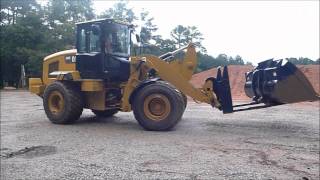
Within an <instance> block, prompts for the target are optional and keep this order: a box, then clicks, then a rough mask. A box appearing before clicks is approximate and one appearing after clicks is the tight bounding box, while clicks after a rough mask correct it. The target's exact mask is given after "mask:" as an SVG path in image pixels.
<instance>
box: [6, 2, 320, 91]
mask: <svg viewBox="0 0 320 180" xmlns="http://www.w3.org/2000/svg"><path fill="white" fill-rule="evenodd" d="M92 6H93V2H92V0H77V1H75V0H49V1H48V2H47V3H46V4H45V5H43V4H39V3H38V2H37V1H36V0H23V1H21V0H2V1H1V10H0V13H1V22H0V37H1V38H0V43H1V46H0V59H1V71H0V75H1V81H0V86H3V82H7V83H8V85H17V84H18V82H19V80H20V74H21V72H20V71H21V65H24V67H25V70H26V75H27V77H34V76H41V71H42V60H43V58H44V57H45V56H47V55H49V54H52V53H55V52H58V51H61V50H65V49H71V48H74V45H75V23H77V22H82V21H88V20H92V19H97V18H98V19H100V18H113V19H117V20H120V21H125V22H128V23H131V24H133V25H134V26H135V29H136V33H138V34H139V35H140V38H141V42H142V46H143V53H145V54H154V55H160V54H163V53H166V52H169V51H174V50H176V49H178V48H180V47H182V46H185V45H187V44H188V43H189V42H193V43H194V44H196V46H197V47H198V49H199V51H198V53H197V56H198V67H197V72H201V71H204V70H207V69H210V68H212V67H217V66H221V65H231V64H235V65H244V64H251V63H250V62H248V61H245V60H243V59H242V57H241V56H239V55H237V56H235V57H232V56H228V55H226V54H219V55H218V56H217V57H213V56H211V55H208V54H207V50H206V48H205V47H204V46H203V45H202V41H203V40H204V37H203V34H202V33H201V32H200V31H199V30H198V28H197V27H196V26H193V25H190V26H183V25H177V26H176V27H175V28H174V29H172V31H171V33H170V38H163V37H162V36H161V35H158V34H157V30H158V27H157V25H156V24H154V22H153V21H154V17H151V16H150V13H149V12H148V11H147V10H142V11H141V12H139V13H137V12H134V11H133V9H132V8H129V7H128V4H127V2H126V1H118V2H116V3H115V4H114V5H113V7H110V8H108V9H106V10H105V11H104V12H103V13H101V14H95V13H94V10H93V8H92ZM288 60H289V61H291V62H293V63H295V64H319V59H318V60H317V61H312V60H311V59H308V58H298V59H297V58H289V59H288ZM245 62H246V63H245Z"/></svg>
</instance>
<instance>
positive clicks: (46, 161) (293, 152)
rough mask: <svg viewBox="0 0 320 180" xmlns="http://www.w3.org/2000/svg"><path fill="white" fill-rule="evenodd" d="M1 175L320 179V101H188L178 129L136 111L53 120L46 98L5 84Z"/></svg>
mask: <svg viewBox="0 0 320 180" xmlns="http://www.w3.org/2000/svg"><path fill="white" fill-rule="evenodd" d="M0 160H1V179H3V180H5V179H10V180H11V179H106V178H108V179H157V178H159V179H304V180H306V179H319V102H316V103H304V104H293V105H283V106H277V107H271V108H267V109H259V110H255V111H250V112H238V113H233V114H228V115H223V114H222V113H221V112H220V111H218V110H216V109H212V108H211V107H210V106H207V105H204V104H195V103H189V104H188V107H187V109H186V112H185V113H184V116H183V118H182V121H181V122H180V123H179V124H178V125H177V126H176V128H175V129H174V130H172V131H169V132H150V131H144V130H143V129H142V128H141V127H140V126H139V125H138V123H137V122H136V121H135V119H134V117H133V114H132V113H118V114H116V115H115V116H114V117H112V118H106V119H103V118H96V117H95V116H94V115H93V114H92V113H91V111H88V110H85V111H84V113H83V114H82V116H81V119H80V120H79V121H78V122H77V123H76V124H73V125H54V124H51V123H50V122H49V121H48V119H47V118H46V115H45V113H44V110H43V107H42V100H41V98H39V97H37V96H35V95H31V94H30V93H29V92H26V91H1V159H0Z"/></svg>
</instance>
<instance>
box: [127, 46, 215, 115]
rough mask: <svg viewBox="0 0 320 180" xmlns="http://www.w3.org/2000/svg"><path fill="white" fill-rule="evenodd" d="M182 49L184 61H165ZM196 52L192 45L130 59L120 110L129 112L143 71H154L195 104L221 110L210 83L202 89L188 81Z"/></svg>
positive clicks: (195, 60) (193, 67) (193, 66)
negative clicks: (133, 94) (131, 96)
mask: <svg viewBox="0 0 320 180" xmlns="http://www.w3.org/2000/svg"><path fill="white" fill-rule="evenodd" d="M184 49H187V51H186V54H185V59H184V60H183V61H182V62H178V61H172V62H168V61H166V60H167V59H168V57H170V56H172V55H175V54H177V53H179V52H181V51H183V50H184ZM196 63H197V59H196V51H195V47H194V45H193V44H192V43H190V44H189V45H188V46H186V47H183V48H181V49H178V50H176V51H174V52H171V53H167V54H164V55H162V56H160V57H157V56H153V55H147V56H145V57H132V58H131V65H132V67H131V75H130V78H129V81H128V83H127V84H126V87H125V88H124V96H123V98H122V109H123V110H125V111H130V109H131V107H130V103H129V102H128V99H129V98H128V97H130V95H131V93H132V92H133V89H134V88H135V87H137V85H138V84H139V82H141V81H143V78H142V79H141V76H142V77H144V78H145V76H146V72H145V71H144V69H154V70H155V71H156V72H157V75H158V76H159V77H160V78H161V79H162V80H164V81H167V82H169V83H171V84H172V85H173V86H175V87H176V88H177V89H178V90H179V91H181V92H182V93H184V94H186V95H188V96H190V97H191V98H193V99H194V100H195V101H196V102H204V103H207V104H210V105H212V106H213V107H217V108H221V104H220V103H219V101H218V99H217V97H216V94H215V93H214V91H213V84H212V82H211V81H206V83H205V84H204V85H203V87H202V88H195V87H194V86H193V85H192V84H191V83H190V82H189V80H190V79H191V77H192V74H193V71H194V69H195V67H196Z"/></svg>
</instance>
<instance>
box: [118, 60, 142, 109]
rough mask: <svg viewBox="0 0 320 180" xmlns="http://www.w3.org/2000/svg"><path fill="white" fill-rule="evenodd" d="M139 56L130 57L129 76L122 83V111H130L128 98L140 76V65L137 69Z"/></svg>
mask: <svg viewBox="0 0 320 180" xmlns="http://www.w3.org/2000/svg"><path fill="white" fill-rule="evenodd" d="M139 62H140V57H131V61H130V77H129V80H128V82H127V83H125V84H123V85H122V89H123V95H122V98H121V104H120V107H121V110H122V111H124V112H129V111H131V105H130V103H129V98H130V95H131V93H132V92H133V90H134V89H135V88H136V87H137V86H138V84H139V83H140V80H139V77H141V76H140V75H141V72H142V71H141V67H140V69H138V66H139V64H138V63H139Z"/></svg>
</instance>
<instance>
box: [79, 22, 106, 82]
mask: <svg viewBox="0 0 320 180" xmlns="http://www.w3.org/2000/svg"><path fill="white" fill-rule="evenodd" d="M101 47H102V44H101V41H100V34H99V33H94V31H93V28H92V26H91V25H81V24H80V25H78V27H77V55H76V69H77V70H78V71H79V72H80V76H81V78H88V79H103V78H104V74H105V73H104V60H103V59H104V55H103V53H102V52H101V49H102V48H101Z"/></svg>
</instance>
